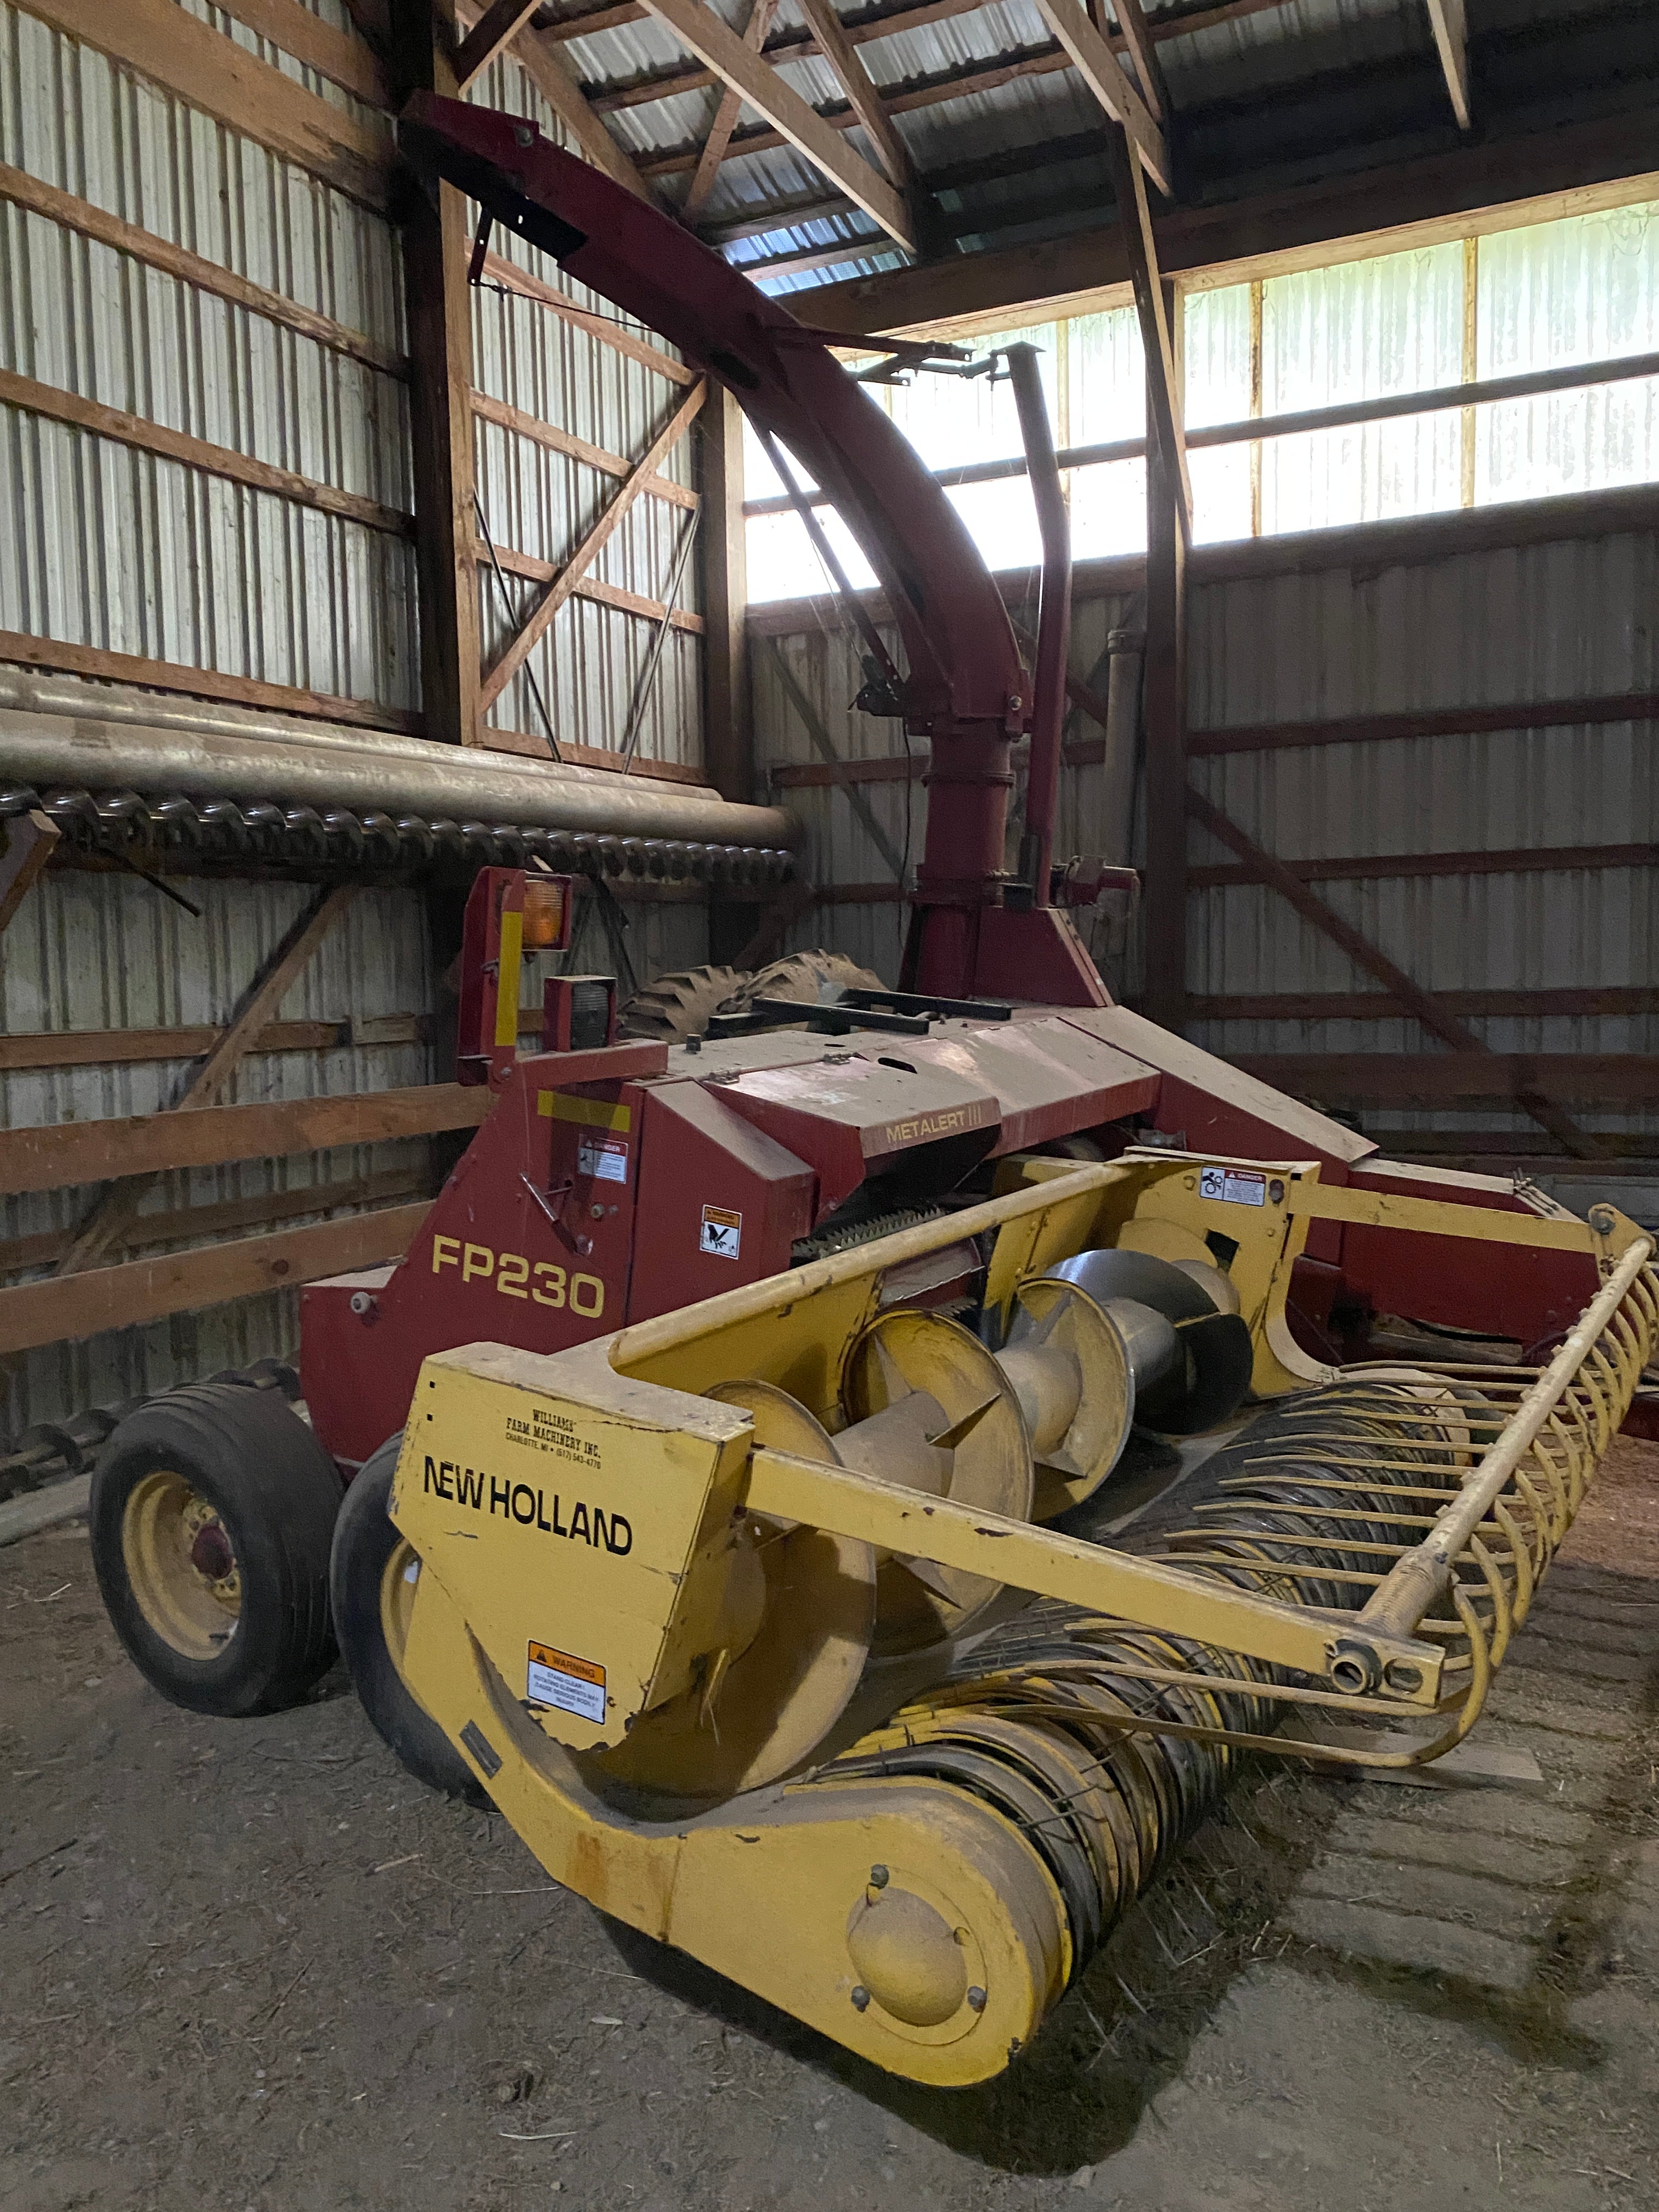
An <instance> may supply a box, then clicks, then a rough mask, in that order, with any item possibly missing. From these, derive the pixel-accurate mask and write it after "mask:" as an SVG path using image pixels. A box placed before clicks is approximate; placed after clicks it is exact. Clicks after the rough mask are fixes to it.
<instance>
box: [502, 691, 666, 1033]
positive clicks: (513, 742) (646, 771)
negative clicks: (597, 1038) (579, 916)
mask: <svg viewBox="0 0 1659 2212" xmlns="http://www.w3.org/2000/svg"><path fill="white" fill-rule="evenodd" d="M488 734H489V746H488V747H487V748H485V749H484V750H489V751H492V752H503V753H517V754H519V755H520V756H521V757H523V758H525V759H526V760H546V759H548V758H549V757H550V754H549V750H548V744H547V732H546V731H545V730H544V731H542V732H540V733H539V734H538V733H537V732H534V731H532V730H496V729H492V730H490V731H489V733H488ZM559 758H560V759H561V760H562V761H563V762H564V763H566V764H567V766H568V767H571V768H597V769H601V770H603V772H604V773H605V775H623V774H626V775H627V776H628V780H629V782H630V783H649V782H651V781H653V780H654V781H657V782H658V783H674V784H689V785H690V787H692V788H693V789H694V790H696V791H703V792H706V791H707V790H708V787H709V786H708V775H706V773H705V772H704V771H703V770H702V769H700V768H694V767H692V766H691V765H690V763H687V762H684V761H661V760H642V759H641V757H640V756H639V754H638V753H635V756H634V764H633V767H632V768H631V769H627V770H624V769H623V760H622V755H621V754H620V753H619V752H614V751H612V750H610V749H609V748H608V747H606V746H605V745H579V744H574V742H573V741H572V740H571V739H570V738H560V739H559ZM585 880H586V879H585V878H580V877H579V878H577V889H578V890H580V888H581V884H582V883H583V881H585ZM605 880H606V883H607V884H609V885H610V888H611V890H613V891H615V892H616V893H617V896H619V897H620V896H623V892H624V890H625V889H626V887H627V884H628V882H629V878H627V877H623V878H620V879H619V880H617V881H616V882H612V881H611V878H609V877H607V878H605ZM687 888H688V890H690V895H691V896H692V897H694V898H700V899H701V898H707V896H708V884H688V886H687ZM540 1021H541V1016H540V1015H539V1013H538V1015H537V1016H536V1023H535V1025H536V1026H539V1024H540Z"/></svg>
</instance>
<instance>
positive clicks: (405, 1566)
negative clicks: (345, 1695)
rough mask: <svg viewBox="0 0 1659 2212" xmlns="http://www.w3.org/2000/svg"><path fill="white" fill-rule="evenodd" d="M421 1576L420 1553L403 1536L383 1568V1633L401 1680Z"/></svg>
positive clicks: (393, 1548)
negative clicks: (416, 1587) (416, 1591)
mask: <svg viewBox="0 0 1659 2212" xmlns="http://www.w3.org/2000/svg"><path fill="white" fill-rule="evenodd" d="M420 1579H421V1558H420V1553H418V1552H417V1551H416V1549H415V1547H414V1546H413V1545H412V1544H410V1542H408V1541H406V1539H404V1537H401V1536H400V1537H399V1538H398V1541H397V1542H396V1543H395V1544H394V1545H393V1546H392V1553H391V1556H390V1558H389V1559H387V1560H386V1565H385V1566H384V1567H382V1568H381V1570H380V1634H381V1636H382V1637H383V1638H384V1639H385V1642H386V1650H387V1651H388V1653H389V1654H390V1655H391V1658H392V1665H393V1666H394V1667H395V1668H397V1670H398V1680H399V1681H400V1682H401V1681H403V1680H404V1651H405V1650H406V1649H407V1648H408V1644H409V1623H410V1616H411V1615H412V1613H414V1610H415V1585H416V1583H418V1582H419V1580H420ZM405 1686H406V1685H405Z"/></svg>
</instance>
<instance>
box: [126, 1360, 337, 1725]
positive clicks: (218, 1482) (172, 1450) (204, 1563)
mask: <svg viewBox="0 0 1659 2212" xmlns="http://www.w3.org/2000/svg"><path fill="white" fill-rule="evenodd" d="M340 1494H341V1484H340V1475H339V1470H338V1469H337V1468H336V1466H335V1464H334V1462H333V1461H332V1459H331V1457H330V1456H329V1455H328V1453H327V1452H325V1450H324V1449H323V1447H322V1445H321V1444H320V1443H319V1442H318V1441H317V1439H316V1437H314V1436H313V1434H312V1432H311V1431H310V1429H309V1428H308V1427H307V1425H306V1424H305V1423H304V1422H303V1421H302V1420H301V1419H300V1417H299V1415H298V1414H297V1413H295V1412H294V1411H293V1409H292V1408H291V1407H289V1404H288V1402H287V1401H286V1400H285V1399H284V1398H283V1395H282V1394H281V1393H280V1392H279V1391H276V1390H260V1389H250V1388H249V1387H247V1386H246V1385H245V1384H239V1383H197V1384H196V1385H195V1386H194V1387H193V1388H191V1389H184V1390H173V1391H169V1392H168V1393H167V1395H165V1396H163V1397H160V1398H153V1399H152V1400H151V1401H149V1404H148V1405H145V1406H142V1407H139V1409H138V1410H137V1412H136V1413H130V1414H129V1415H128V1416H127V1418H126V1419H125V1420H124V1421H122V1422H121V1423H120V1424H119V1425H118V1427H117V1428H116V1429H115V1431H114V1432H113V1433H112V1436H111V1437H110V1439H109V1442H108V1443H107V1444H106V1446H105V1448H104V1449H103V1451H102V1453H101V1454H100V1457H99V1462H98V1466H97V1468H96V1470H95V1472H94V1475H93V1478H92V1501H91V1508H90V1519H91V1535H92V1561H93V1566H94V1570H95V1571H96V1573H97V1577H98V1587H99V1589H100V1590H101V1591H102V1592H103V1597H104V1603H105V1605H106V1607H107V1608H108V1612H109V1617H110V1619H111V1620H112V1622H113V1623H114V1626H115V1632H116V1634H117V1635H118V1637H119V1638H120V1639H121V1641H122V1643H123V1644H125V1647H126V1650H127V1655H128V1656H129V1657H130V1658H131V1661H132V1662H133V1664H134V1666H136V1667H137V1669H138V1671H139V1673H140V1674H142V1675H143V1677H144V1679H145V1680H146V1681H147V1682H149V1684H150V1685H151V1686H153V1687H154V1688H155V1689H157V1690H159V1691H160V1692H161V1695H162V1696H163V1697H164V1698H167V1699H170V1700H171V1701H172V1703H173V1704H174V1705H182V1706H183V1707H184V1708H185V1711H188V1712H193V1713H214V1714H216V1715H219V1716H220V1717H222V1718H226V1719H237V1718H242V1717H246V1716H248V1715H250V1714H253V1713H273V1712H280V1711H282V1710H283V1707H285V1706H288V1705H297V1704H298V1703H299V1702H300V1700H301V1699H302V1698H303V1697H304V1696H305V1694H306V1692H307V1691H308V1690H309V1689H311V1688H312V1687H313V1685H314V1684H315V1683H316V1682H318V1681H319V1680H321V1678H322V1676H323V1675H324V1674H326V1673H327V1672H328V1669H329V1668H330V1667H331V1666H332V1665H333V1663H334V1658H335V1645H334V1628H333V1623H332V1620H331V1617H330V1613H329V1604H328V1551H329V1543H330V1540H331V1537H332V1535H333V1533H334V1516H335V1515H336V1514H337V1512H338V1511H339V1508H340ZM192 1531H193V1532H194V1533H193V1537H192ZM227 1562H228V1565H227Z"/></svg>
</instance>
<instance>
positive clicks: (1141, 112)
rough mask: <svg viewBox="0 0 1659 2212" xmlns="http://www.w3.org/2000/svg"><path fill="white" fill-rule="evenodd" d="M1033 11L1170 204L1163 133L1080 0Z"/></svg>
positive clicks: (1057, 0) (1040, 3) (1055, 0)
mask: <svg viewBox="0 0 1659 2212" xmlns="http://www.w3.org/2000/svg"><path fill="white" fill-rule="evenodd" d="M1036 7H1037V13H1038V14H1039V15H1041V16H1042V20H1043V21H1044V22H1045V23H1046V24H1047V25H1048V28H1049V29H1050V30H1051V31H1052V32H1053V33H1054V36H1055V38H1057V39H1058V40H1059V41H1060V45H1061V46H1063V47H1064V48H1065V50H1066V52H1067V53H1068V54H1069V55H1070V56H1071V58H1072V64H1073V67H1074V68H1075V69H1076V70H1077V72H1078V75H1079V76H1080V77H1081V78H1082V79H1083V82H1085V84H1086V85H1087V86H1088V88H1089V89H1090V91H1091V93H1092V94H1094V96H1095V99H1096V100H1097V101H1098V103H1099V105H1100V106H1102V107H1103V109H1104V110H1105V112H1106V114H1107V117H1108V118H1109V120H1110V121H1112V122H1113V123H1115V124H1117V125H1119V126H1120V127H1121V130H1122V131H1124V132H1125V134H1126V135H1127V137H1128V139H1129V141H1130V143H1131V144H1132V145H1133V148H1134V149H1135V152H1136V154H1137V155H1139V159H1140V161H1141V162H1142V163H1143V164H1144V165H1145V167H1146V172H1147V173H1148V175H1149V176H1150V177H1151V178H1152V182H1153V183H1154V184H1155V185H1157V186H1158V190H1159V191H1161V192H1162V193H1163V194H1164V197H1166V198H1169V197H1172V193H1171V188H1170V155H1169V149H1168V148H1167V147H1166V146H1165V145H1164V133H1163V132H1162V131H1160V130H1159V129H1158V125H1157V124H1156V123H1155V122H1154V121H1153V120H1152V114H1151V112H1149V110H1148V108H1147V106H1146V101H1145V100H1143V99H1142V98H1141V96H1140V94H1139V92H1138V91H1137V90H1136V88H1135V87H1134V85H1133V83H1132V82H1130V80H1129V77H1128V76H1127V74H1126V73H1125V70H1124V68H1123V64H1122V63H1121V62H1120V61H1119V59H1118V58H1117V56H1116V55H1115V53H1114V52H1113V51H1112V49H1111V47H1110V46H1108V44H1107V43H1106V40H1104V39H1103V37H1102V35H1101V33H1099V32H1098V31H1097V30H1096V28H1095V27H1094V25H1093V24H1092V23H1091V21H1089V18H1088V17H1087V16H1086V15H1085V14H1084V12H1083V9H1082V7H1081V6H1080V5H1079V0H1036Z"/></svg>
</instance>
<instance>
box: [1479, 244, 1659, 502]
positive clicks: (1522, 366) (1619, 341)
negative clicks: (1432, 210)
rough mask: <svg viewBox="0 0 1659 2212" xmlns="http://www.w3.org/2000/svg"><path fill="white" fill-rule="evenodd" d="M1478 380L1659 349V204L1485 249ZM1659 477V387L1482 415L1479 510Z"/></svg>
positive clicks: (1560, 395)
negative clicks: (1492, 504)
mask: <svg viewBox="0 0 1659 2212" xmlns="http://www.w3.org/2000/svg"><path fill="white" fill-rule="evenodd" d="M1479 256H1480V258H1479V264H1478V272H1479V273H1478V280H1477V284H1476V295H1475V331H1476V358H1477V360H1478V362H1479V365H1480V375H1481V376H1483V377H1487V376H1512V375H1515V374H1519V373H1522V372H1524V371H1526V370H1528V369H1541V368H1565V367H1567V366H1570V365H1572V364H1576V363H1578V362H1595V361H1613V360H1617V359H1619V358H1620V356H1622V355H1626V354H1642V353H1653V352H1656V351H1659V203H1654V202H1649V203H1647V204H1644V205H1643V206H1640V207H1631V208H1614V209H1610V210H1607V211H1606V212H1605V213H1602V214H1599V215H1589V216H1575V217H1573V218H1571V219H1570V220H1569V221H1567V222H1550V223H1540V224H1537V225H1535V226H1534V227H1533V228H1529V229H1527V230H1516V231H1504V232H1501V233H1499V234H1498V235H1496V236H1494V237H1492V238H1483V239H1482V240H1480V248H1479ZM1656 475H1659V379H1653V378H1640V379H1632V380H1628V381H1622V380H1621V381H1620V382H1617V383H1613V384H1601V385H1591V386H1586V387H1585V388H1584V389H1583V390H1581V391H1577V392H1549V393H1547V394H1544V395H1541V396H1540V397H1539V398H1534V399H1513V400H1501V401H1499V402H1498V403H1497V404H1494V405H1492V406H1489V407H1482V408H1480V410H1478V411H1477V413H1476V416H1475V449H1474V482H1475V492H1474V495H1475V499H1476V501H1477V503H1479V504H1481V505H1485V504H1486V503H1488V502H1491V501H1501V500H1513V499H1542V498H1548V497H1550V496H1552V495H1559V494H1562V493H1567V492H1575V491H1595V490H1600V489H1605V488H1607V487H1610V486H1613V485H1615V484H1630V483H1649V482H1650V481H1651V480H1652V479H1653V477H1655V476H1656Z"/></svg>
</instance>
